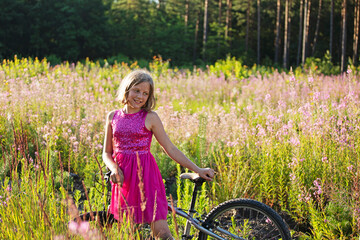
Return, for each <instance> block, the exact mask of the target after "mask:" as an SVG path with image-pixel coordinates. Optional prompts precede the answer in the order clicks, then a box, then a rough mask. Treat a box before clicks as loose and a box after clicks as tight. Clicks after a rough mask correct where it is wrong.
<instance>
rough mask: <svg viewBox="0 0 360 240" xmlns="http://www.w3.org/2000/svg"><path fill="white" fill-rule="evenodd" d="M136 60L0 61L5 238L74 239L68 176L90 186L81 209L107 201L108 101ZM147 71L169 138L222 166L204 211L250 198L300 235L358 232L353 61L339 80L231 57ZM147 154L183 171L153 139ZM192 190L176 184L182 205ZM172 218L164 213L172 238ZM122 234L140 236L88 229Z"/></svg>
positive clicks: (359, 86) (166, 170)
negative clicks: (102, 182)
mask: <svg viewBox="0 0 360 240" xmlns="http://www.w3.org/2000/svg"><path fill="white" fill-rule="evenodd" d="M233 65H234V66H237V67H236V68H235V67H233ZM136 67H137V66H136V64H133V65H132V66H128V65H126V64H115V65H113V66H110V65H106V66H104V67H100V65H99V64H98V63H94V62H90V61H86V62H85V63H83V64H81V63H78V64H69V63H64V64H61V65H57V66H55V67H50V66H49V64H48V63H47V61H46V59H44V60H41V61H39V60H37V59H35V60H32V59H16V58H15V60H14V61H4V62H3V63H2V64H1V66H0V109H1V110H0V139H1V140H0V141H1V154H0V158H1V159H2V161H0V176H1V179H4V181H3V183H2V187H1V189H0V196H1V199H0V202H1V205H0V218H1V221H0V226H1V234H3V235H2V236H1V238H7V239H16V238H17V236H20V235H21V234H24V235H26V236H28V237H29V238H30V239H32V238H36V237H37V236H40V235H41V236H46V237H49V238H55V237H58V238H61V237H65V238H67V237H69V236H73V237H79V238H81V237H82V236H81V234H80V235H79V234H78V235H76V234H75V233H74V232H71V231H70V230H69V225H68V222H69V221H71V220H72V218H71V216H70V214H69V212H68V209H69V204H68V201H67V199H68V198H67V196H66V195H67V194H70V195H73V196H74V195H76V194H75V192H74V188H73V186H74V184H75V183H74V180H73V178H72V177H71V176H72V174H77V175H78V176H79V177H80V178H81V180H82V181H83V182H84V186H85V188H86V190H87V193H88V196H87V197H86V196H84V195H81V196H80V195H79V194H78V193H77V195H76V196H77V197H76V198H75V200H76V199H77V200H76V201H75V203H74V204H75V206H76V208H79V209H80V211H84V210H90V208H91V209H92V210H103V209H104V208H105V207H106V205H107V202H106V197H105V196H106V191H104V192H100V193H99V192H97V191H96V190H95V188H94V180H93V179H94V178H96V177H97V178H99V175H96V173H98V172H99V171H100V170H99V168H100V167H101V165H102V163H100V164H98V163H97V160H96V159H98V160H99V159H101V149H102V142H103V136H104V134H103V128H104V124H105V116H106V114H107V112H109V111H110V110H112V109H117V108H120V107H121V106H120V105H119V104H118V103H116V102H115V101H114V98H115V97H114V96H115V92H116V89H117V87H118V85H119V83H120V81H121V79H122V77H123V76H124V75H126V74H127V73H128V72H129V71H131V69H133V68H136ZM224 69H225V70H226V72H223V71H225V70H224ZM314 69H316V68H314ZM150 70H151V71H152V72H153V77H154V80H155V86H156V91H155V92H156V98H157V109H156V111H157V112H158V114H159V116H160V117H161V119H162V121H163V123H164V126H165V129H166V131H167V133H168V135H169V136H170V138H171V139H172V141H173V142H174V143H175V144H176V145H177V146H178V147H179V148H180V149H181V150H182V151H183V152H184V153H185V154H186V155H187V156H189V157H190V158H191V159H192V160H193V161H194V162H196V163H197V164H199V165H200V166H204V167H205V166H211V167H214V168H215V169H216V171H217V175H216V178H215V180H214V182H213V183H212V184H209V185H207V187H206V188H207V194H208V195H209V198H203V200H202V202H201V204H200V206H201V208H202V209H204V211H205V210H208V209H210V208H211V207H212V206H214V205H216V204H217V203H219V202H222V201H224V200H227V199H230V198H235V197H249V198H253V199H257V200H259V201H262V202H264V203H266V204H268V205H270V206H272V207H273V208H275V209H276V210H278V211H279V212H282V213H284V214H286V215H287V219H288V220H290V219H291V226H292V229H293V233H294V236H296V237H299V238H306V239H321V238H329V239H357V238H358V237H359V235H360V231H359V229H360V200H359V199H360V198H359V196H360V187H359V186H360V179H359V170H360V166H359V153H360V148H359V143H360V140H359V139H360V134H359V133H360V127H359V126H360V124H359V119H360V110H359V109H360V106H359V105H360V104H359V97H360V96H359V94H360V82H359V78H358V72H357V71H356V69H353V70H352V71H351V70H349V71H348V73H346V74H342V75H337V76H323V75H320V74H315V73H313V74H312V73H311V72H304V71H299V70H296V71H295V72H294V73H291V72H290V73H279V72H277V71H276V70H271V69H263V68H256V67H253V68H248V67H246V66H242V65H241V64H240V63H237V62H236V61H235V60H234V59H228V60H227V61H223V62H219V63H217V65H214V66H209V68H208V69H206V70H201V69H196V68H195V69H193V70H191V71H190V70H179V69H170V68H169V64H168V62H166V61H164V60H163V59H160V58H155V59H154V61H153V62H152V63H151V64H150ZM245 77H246V78H245ZM152 152H153V154H154V156H155V157H156V159H157V161H158V165H159V167H160V170H161V172H162V174H163V176H164V178H171V177H174V176H176V175H177V174H178V173H177V172H178V170H177V169H176V165H175V163H174V162H173V161H172V160H170V159H169V158H168V157H167V156H166V155H165V154H164V153H163V151H162V149H161V147H160V146H159V145H158V144H157V143H154V144H153V145H152ZM99 165H100V167H99ZM70 173H71V174H70ZM10 181H11V184H10ZM98 187H99V188H101V187H102V186H98ZM187 189H188V187H187V185H186V183H182V184H180V183H178V185H177V193H179V195H180V194H185V197H181V198H180V197H178V196H175V194H173V195H174V196H173V197H174V199H175V201H179V204H182V203H181V201H184V203H185V205H186V202H187V200H186V199H187V197H186V196H189V191H188V190H187ZM104 190H105V189H104ZM176 195H178V194H176ZM8 215H11V217H9V218H8V217H7V216H8ZM172 221H173V220H172V219H171V216H169V222H170V224H171V228H172V231H173V233H174V235H175V236H176V234H175V223H173V222H172ZM177 221H179V222H178V223H181V224H182V222H181V220H177ZM37 223H39V224H37ZM181 224H180V225H181ZM76 226H77V225H73V226H71V227H72V228H71V229H75V230H76V229H77V228H76ZM78 227H80V225H78ZM92 228H94V229H97V228H96V226H92ZM14 229H16V231H14ZM119 229H120V230H119ZM89 231H90V230H89ZM119 231H120V232H121V231H122V233H123V234H128V235H127V236H129V238H131V237H132V238H134V239H136V233H133V232H131V231H129V230H127V227H126V226H123V227H122V228H114V229H111V230H107V231H104V232H103V231H102V230H101V231H100V232H93V234H95V235H96V234H100V235H96V236H100V238H101V237H102V236H103V235H102V234H104V235H105V236H113V235H116V232H119ZM75 232H76V231H75ZM133 234H134V235H133Z"/></svg>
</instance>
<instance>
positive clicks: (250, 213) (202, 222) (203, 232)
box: [80, 172, 291, 240]
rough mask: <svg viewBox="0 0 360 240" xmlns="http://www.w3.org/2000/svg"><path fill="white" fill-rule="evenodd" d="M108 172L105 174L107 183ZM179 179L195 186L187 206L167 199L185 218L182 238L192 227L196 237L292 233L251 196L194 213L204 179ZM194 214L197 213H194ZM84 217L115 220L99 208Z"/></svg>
mask: <svg viewBox="0 0 360 240" xmlns="http://www.w3.org/2000/svg"><path fill="white" fill-rule="evenodd" d="M110 174H111V173H110V172H108V173H106V174H105V179H106V181H107V183H108V182H109V178H110ZM180 178H181V179H189V180H190V181H192V182H193V183H194V184H195V186H194V190H193V194H192V199H191V203H190V207H189V210H188V211H187V212H185V211H184V210H183V209H180V208H177V207H174V206H173V205H172V204H171V203H168V211H169V212H170V213H172V212H175V214H176V215H178V216H180V217H183V218H185V219H187V221H186V225H185V228H184V232H183V235H182V236H181V239H182V240H188V239H193V238H194V236H193V235H191V234H190V230H191V227H192V226H193V227H195V228H196V229H197V230H198V231H199V234H198V239H199V240H207V239H219V240H226V239H241V240H245V239H282V240H290V239H291V234H290V231H289V228H288V226H287V224H286V223H285V222H284V220H283V219H282V218H281V216H280V215H279V214H278V213H277V212H275V211H274V210H273V209H272V208H270V207H269V206H267V205H265V204H263V203H261V202H258V201H255V200H252V199H242V198H238V199H231V200H228V201H225V202H223V203H221V204H219V205H218V206H216V207H214V208H213V209H212V210H211V211H210V212H209V213H208V214H207V215H206V216H205V217H204V218H203V217H195V218H194V215H195V214H196V213H197V212H196V210H195V203H196V199H197V193H198V191H199V190H200V188H201V186H202V185H203V183H204V182H205V181H206V180H205V179H203V178H200V177H199V175H198V174H196V173H183V174H181V175H180ZM196 215H197V216H198V215H199V214H196ZM80 218H81V219H83V220H84V221H94V220H96V221H98V223H99V224H101V226H105V225H111V224H113V223H114V222H115V221H116V220H115V219H114V217H113V216H112V215H111V214H108V213H107V211H98V212H93V213H89V212H88V213H85V214H82V215H80Z"/></svg>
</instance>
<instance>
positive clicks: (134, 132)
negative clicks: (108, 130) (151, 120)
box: [111, 110, 152, 154]
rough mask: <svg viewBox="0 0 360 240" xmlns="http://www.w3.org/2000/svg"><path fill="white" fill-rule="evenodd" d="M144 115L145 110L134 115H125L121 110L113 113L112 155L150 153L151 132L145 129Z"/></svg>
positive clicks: (145, 113)
mask: <svg viewBox="0 0 360 240" xmlns="http://www.w3.org/2000/svg"><path fill="white" fill-rule="evenodd" d="M146 115H147V112H146V111H145V110H141V111H139V112H137V113H134V114H126V113H124V111H123V110H118V111H116V112H115V114H114V117H113V119H112V122H111V125H112V131H113V132H112V133H113V149H114V154H118V153H125V154H131V153H133V154H135V153H136V152H138V153H139V154H140V153H147V152H149V151H150V145H151V140H152V132H151V131H149V130H148V129H147V128H146V127H145V118H146Z"/></svg>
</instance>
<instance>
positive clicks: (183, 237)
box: [181, 235, 194, 239]
mask: <svg viewBox="0 0 360 240" xmlns="http://www.w3.org/2000/svg"><path fill="white" fill-rule="evenodd" d="M193 238H194V235H182V236H181V239H193Z"/></svg>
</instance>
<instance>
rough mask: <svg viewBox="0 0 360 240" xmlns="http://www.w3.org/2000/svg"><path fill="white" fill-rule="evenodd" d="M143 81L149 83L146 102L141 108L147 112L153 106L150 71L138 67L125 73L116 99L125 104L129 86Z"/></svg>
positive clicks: (152, 82) (152, 86) (152, 83)
mask: <svg viewBox="0 0 360 240" xmlns="http://www.w3.org/2000/svg"><path fill="white" fill-rule="evenodd" d="M143 82H148V83H149V85H150V91H149V97H148V99H147V101H146V103H145V104H144V106H142V107H141V108H142V109H145V110H146V111H147V112H150V111H151V110H153V109H154V108H155V96H154V81H153V79H152V77H151V76H150V73H149V72H148V71H146V70H142V69H139V70H135V71H132V72H130V73H129V74H128V75H126V76H125V77H124V79H123V80H122V81H121V83H120V86H119V89H118V92H117V96H116V100H117V101H120V102H121V103H122V104H124V105H125V104H126V103H127V98H128V96H129V91H130V88H132V87H133V86H136V85H138V84H140V83H143Z"/></svg>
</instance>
